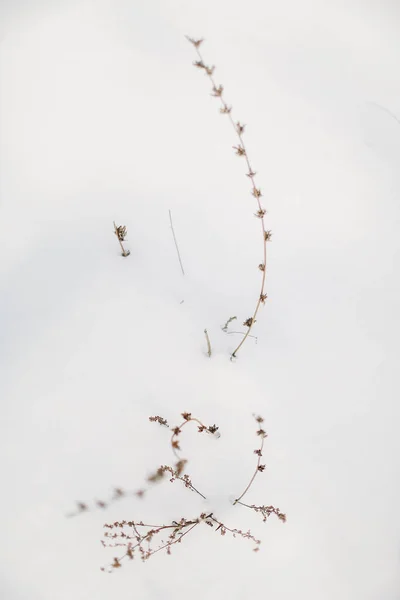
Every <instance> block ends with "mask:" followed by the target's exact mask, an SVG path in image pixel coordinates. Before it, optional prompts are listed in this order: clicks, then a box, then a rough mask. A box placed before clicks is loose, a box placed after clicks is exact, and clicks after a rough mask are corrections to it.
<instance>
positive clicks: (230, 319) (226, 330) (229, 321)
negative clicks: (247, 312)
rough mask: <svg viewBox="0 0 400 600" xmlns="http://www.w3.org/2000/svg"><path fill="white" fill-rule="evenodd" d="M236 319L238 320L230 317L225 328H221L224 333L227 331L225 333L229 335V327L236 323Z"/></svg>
mask: <svg viewBox="0 0 400 600" xmlns="http://www.w3.org/2000/svg"><path fill="white" fill-rule="evenodd" d="M236 319H237V317H229V319H228V320H227V322H226V323H225V325H224V326H223V327H221V329H222V331H225V333H227V332H228V327H229V325H230V324H231V323H232V321H235V320H236Z"/></svg>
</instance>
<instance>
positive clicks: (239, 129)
mask: <svg viewBox="0 0 400 600" xmlns="http://www.w3.org/2000/svg"><path fill="white" fill-rule="evenodd" d="M187 39H188V40H189V41H190V42H191V43H192V44H193V46H194V48H195V50H196V53H197V55H198V57H199V61H197V62H195V63H194V65H195V66H196V67H199V68H202V69H203V70H204V71H205V73H206V75H207V77H208V78H209V80H210V82H211V84H212V89H213V95H214V96H215V97H218V98H219V99H220V102H221V104H222V108H221V112H222V113H223V114H227V115H228V118H229V121H230V123H231V125H232V127H233V129H234V130H235V133H236V135H237V136H238V139H239V143H240V145H239V146H238V148H236V150H237V154H239V155H240V156H244V157H245V160H246V164H247V168H248V173H247V176H248V177H249V179H250V182H251V186H252V195H253V196H254V197H255V199H256V201H257V205H258V211H257V214H256V216H258V217H259V219H260V222H261V232H262V238H263V263H262V264H261V265H260V267H263V268H261V269H260V270H261V271H262V276H261V286H260V294H259V298H258V300H257V303H256V306H255V309H254V311H253V316H252V317H251V318H250V319H248V320H247V322H249V324H248V325H247V331H246V333H245V334H244V336H243V339H242V340H241V342H240V343H239V345H238V346H237V347H236V348H235V350H234V351H233V352H232V355H231V358H232V359H233V358H236V355H237V353H238V351H239V350H240V348H241V347H242V346H243V344H244V342H245V341H246V339H247V337H248V336H249V334H250V331H251V330H252V328H253V325H254V323H255V322H256V317H257V313H258V310H259V308H260V305H261V304H262V303H264V301H265V299H266V294H265V291H264V290H265V279H266V264H267V241H268V240H269V239H270V236H271V233H270V232H269V231H267V230H266V228H265V221H264V215H265V212H266V211H265V210H264V209H263V208H262V206H261V200H260V197H261V191H260V189H259V188H257V186H256V183H255V179H254V178H255V175H256V173H255V172H254V171H253V169H252V167H251V164H250V160H249V157H248V154H247V150H246V145H245V143H244V140H243V131H244V125H241V124H240V123H235V121H234V120H233V118H232V115H231V107H229V106H228V105H227V103H226V102H225V99H224V96H223V88H222V86H217V84H216V81H215V79H214V77H213V72H214V67H211V68H210V67H207V66H206V64H205V63H204V60H203V56H202V54H201V52H200V50H199V46H200V44H201V42H202V40H193V39H191V38H189V37H187Z"/></svg>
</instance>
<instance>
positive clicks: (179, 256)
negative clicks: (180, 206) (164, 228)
mask: <svg viewBox="0 0 400 600" xmlns="http://www.w3.org/2000/svg"><path fill="white" fill-rule="evenodd" d="M169 222H170V224H171V231H172V237H173V238H174V244H175V248H176V252H177V254H178V260H179V264H180V266H181V271H182V275H183V276H184V275H185V271H184V269H183V264H182V259H181V253H180V252H179V247H178V242H177V239H176V235H175V230H174V226H173V223H172V214H171V211H169Z"/></svg>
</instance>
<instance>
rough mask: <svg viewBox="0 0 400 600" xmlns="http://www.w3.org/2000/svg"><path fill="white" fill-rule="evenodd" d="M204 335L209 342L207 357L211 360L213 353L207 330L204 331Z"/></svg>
mask: <svg viewBox="0 0 400 600" xmlns="http://www.w3.org/2000/svg"><path fill="white" fill-rule="evenodd" d="M204 335H205V336H206V341H207V356H208V357H209V358H211V354H212V352H211V342H210V337H209V335H208V331H207V329H205V330H204Z"/></svg>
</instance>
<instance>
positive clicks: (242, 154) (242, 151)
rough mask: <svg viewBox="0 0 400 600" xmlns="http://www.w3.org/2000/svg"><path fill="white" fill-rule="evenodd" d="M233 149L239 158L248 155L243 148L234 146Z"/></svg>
mask: <svg viewBox="0 0 400 600" xmlns="http://www.w3.org/2000/svg"><path fill="white" fill-rule="evenodd" d="M233 149H234V150H236V154H237V155H238V156H245V155H246V150H245V149H244V148H243V146H240V145H239V146H233Z"/></svg>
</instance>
